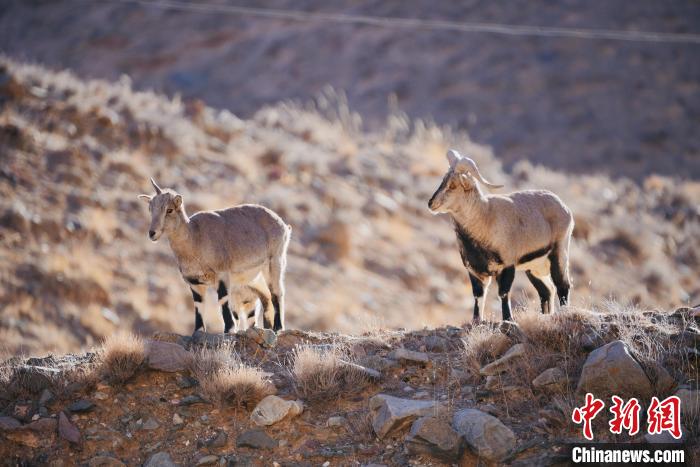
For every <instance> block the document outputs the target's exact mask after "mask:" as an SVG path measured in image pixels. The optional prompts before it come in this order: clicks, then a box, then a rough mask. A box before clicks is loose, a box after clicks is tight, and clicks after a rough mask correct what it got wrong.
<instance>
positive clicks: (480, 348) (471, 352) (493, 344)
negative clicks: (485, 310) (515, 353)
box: [462, 324, 511, 378]
mask: <svg viewBox="0 0 700 467" xmlns="http://www.w3.org/2000/svg"><path fill="white" fill-rule="evenodd" d="M462 342H464V363H465V367H466V369H467V370H468V371H469V372H471V374H472V375H473V376H474V377H477V378H478V377H479V370H480V369H481V367H482V366H484V365H485V364H486V363H487V362H489V361H491V360H493V359H495V358H496V357H498V356H500V355H501V354H503V353H504V352H505V351H506V350H508V348H509V347H510V345H511V341H510V339H509V338H508V336H506V335H504V334H502V333H501V331H500V330H499V329H498V327H495V326H494V325H492V324H481V325H479V326H476V327H473V328H472V329H471V331H470V332H469V333H468V334H467V335H466V336H465V337H464V339H463V340H462Z"/></svg>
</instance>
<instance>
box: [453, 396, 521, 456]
mask: <svg viewBox="0 0 700 467" xmlns="http://www.w3.org/2000/svg"><path fill="white" fill-rule="evenodd" d="M452 426H453V427H454V429H455V430H457V432H458V433H459V434H460V435H461V436H462V438H464V441H466V443H467V445H468V446H469V447H470V448H471V449H472V451H474V453H475V454H477V455H478V456H479V457H483V458H485V459H487V460H490V461H493V462H499V461H501V460H503V459H505V458H506V457H507V456H508V455H509V454H510V453H511V452H512V451H513V448H515V441H516V438H515V434H514V433H513V431H512V430H511V429H510V428H508V427H507V426H505V425H504V424H503V423H501V421H500V420H499V419H497V418H496V417H494V416H492V415H489V414H487V413H484V412H482V411H480V410H476V409H462V410H460V411H459V412H457V413H456V414H455V415H454V418H453V420H452Z"/></svg>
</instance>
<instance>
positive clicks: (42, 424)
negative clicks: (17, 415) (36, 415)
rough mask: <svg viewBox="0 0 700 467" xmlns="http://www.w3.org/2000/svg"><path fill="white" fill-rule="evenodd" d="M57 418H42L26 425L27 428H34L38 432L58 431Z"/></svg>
mask: <svg viewBox="0 0 700 467" xmlns="http://www.w3.org/2000/svg"><path fill="white" fill-rule="evenodd" d="M56 423H57V422H56V419H55V418H40V419H38V420H36V421H33V422H31V423H29V424H27V425H25V426H24V428H25V429H27V430H32V431H36V432H39V433H41V432H44V433H52V432H54V431H56Z"/></svg>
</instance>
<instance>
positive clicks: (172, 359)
mask: <svg viewBox="0 0 700 467" xmlns="http://www.w3.org/2000/svg"><path fill="white" fill-rule="evenodd" d="M189 355H190V354H189V352H187V350H185V349H184V347H182V346H181V345H178V344H173V343H170V342H163V341H154V340H149V341H148V344H147V346H146V363H147V364H148V366H149V367H150V368H152V369H154V370H159V371H169V372H174V371H182V370H184V369H186V368H187V361H188V356H189Z"/></svg>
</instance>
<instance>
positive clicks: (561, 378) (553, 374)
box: [532, 367, 568, 389]
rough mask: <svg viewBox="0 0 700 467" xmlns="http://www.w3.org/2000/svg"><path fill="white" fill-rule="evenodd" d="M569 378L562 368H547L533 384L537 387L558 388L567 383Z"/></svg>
mask: <svg viewBox="0 0 700 467" xmlns="http://www.w3.org/2000/svg"><path fill="white" fill-rule="evenodd" d="M567 381H568V378H567V377H566V373H564V370H562V369H561V368H557V367H554V368H547V369H546V370H544V371H543V372H542V373H540V374H539V375H538V376H537V378H535V379H533V380H532V386H533V387H534V388H537V389H549V388H557V387H562V386H564V385H566V383H567Z"/></svg>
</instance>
